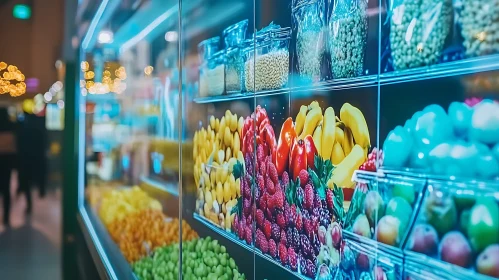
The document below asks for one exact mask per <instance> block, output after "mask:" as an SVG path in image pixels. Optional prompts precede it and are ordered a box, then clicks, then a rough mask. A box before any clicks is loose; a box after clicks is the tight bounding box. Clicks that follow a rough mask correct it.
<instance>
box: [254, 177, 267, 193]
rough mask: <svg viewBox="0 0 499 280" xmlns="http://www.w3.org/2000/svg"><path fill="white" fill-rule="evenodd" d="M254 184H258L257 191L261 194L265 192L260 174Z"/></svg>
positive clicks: (263, 180) (263, 181)
mask: <svg viewBox="0 0 499 280" xmlns="http://www.w3.org/2000/svg"><path fill="white" fill-rule="evenodd" d="M256 183H257V184H258V189H259V190H260V192H261V193H263V191H264V190H265V179H264V178H263V176H262V175H261V174H258V175H257V176H256Z"/></svg>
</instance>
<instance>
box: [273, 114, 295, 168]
mask: <svg viewBox="0 0 499 280" xmlns="http://www.w3.org/2000/svg"><path fill="white" fill-rule="evenodd" d="M295 139H296V131H295V127H294V124H293V119H292V118H288V119H287V120H286V121H285V122H284V123H283V124H282V128H281V133H280V135H279V141H278V143H277V149H276V152H275V159H274V163H275V166H276V168H277V174H279V176H281V175H282V173H283V172H284V171H285V170H286V169H287V168H288V162H289V154H290V152H291V146H292V145H293V143H294V141H295Z"/></svg>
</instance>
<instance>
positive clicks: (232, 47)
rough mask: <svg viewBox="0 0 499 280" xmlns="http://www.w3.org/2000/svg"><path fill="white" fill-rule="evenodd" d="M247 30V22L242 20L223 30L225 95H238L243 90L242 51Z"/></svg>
mask: <svg viewBox="0 0 499 280" xmlns="http://www.w3.org/2000/svg"><path fill="white" fill-rule="evenodd" d="M247 28H248V20H243V21H240V22H238V23H236V24H234V25H231V26H229V27H228V28H226V29H225V30H224V41H225V52H226V65H225V90H226V91H227V93H239V92H242V91H243V90H244V58H243V55H242V49H243V48H244V45H245V38H246V30H247Z"/></svg>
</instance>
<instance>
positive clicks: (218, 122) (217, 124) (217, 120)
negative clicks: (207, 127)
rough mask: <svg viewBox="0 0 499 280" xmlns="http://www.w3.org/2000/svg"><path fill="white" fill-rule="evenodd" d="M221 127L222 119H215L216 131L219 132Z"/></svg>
mask: <svg viewBox="0 0 499 280" xmlns="http://www.w3.org/2000/svg"><path fill="white" fill-rule="evenodd" d="M219 128H220V120H219V119H218V118H217V119H215V131H216V132H218V131H219Z"/></svg>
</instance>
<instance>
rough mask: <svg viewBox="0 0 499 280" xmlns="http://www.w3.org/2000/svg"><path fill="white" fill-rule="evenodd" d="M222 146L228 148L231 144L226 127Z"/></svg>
mask: <svg viewBox="0 0 499 280" xmlns="http://www.w3.org/2000/svg"><path fill="white" fill-rule="evenodd" d="M224 144H225V146H226V147H230V146H231V144H232V134H231V133H230V128H229V127H228V126H226V127H225V135H224Z"/></svg>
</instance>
